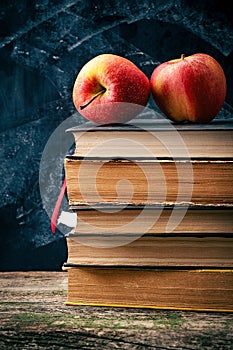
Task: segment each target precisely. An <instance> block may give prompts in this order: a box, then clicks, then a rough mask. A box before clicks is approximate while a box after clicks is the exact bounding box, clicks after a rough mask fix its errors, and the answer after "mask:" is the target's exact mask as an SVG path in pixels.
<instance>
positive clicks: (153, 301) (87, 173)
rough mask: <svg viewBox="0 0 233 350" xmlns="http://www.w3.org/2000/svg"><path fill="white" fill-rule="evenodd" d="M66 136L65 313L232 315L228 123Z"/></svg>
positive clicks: (93, 128) (104, 128)
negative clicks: (123, 310)
mask: <svg viewBox="0 0 233 350" xmlns="http://www.w3.org/2000/svg"><path fill="white" fill-rule="evenodd" d="M68 132H72V133H73V135H74V139H75V152H74V154H73V155H67V157H66V158H65V175H66V182H67V195H68V199H69V206H70V208H71V209H72V210H73V211H75V213H76V214H77V222H76V227H75V228H74V230H73V231H72V232H71V233H69V234H68V235H67V237H66V239H67V246H68V259H67V262H66V263H65V264H64V269H66V270H67V271H68V297H67V302H66V303H67V305H107V306H127V307H128V306H129V307H143V308H158V309H184V310H206V311H208V310H209V311H230V312H231V311H233V187H232V184H233V171H232V170H233V121H231V120H225V121H222V120H217V119H216V120H215V121H212V122H211V123H209V124H206V125H198V124H189V123H187V124H182V125H175V124H172V123H170V122H167V121H166V120H164V119H161V120H160V119H157V120H153V119H141V120H140V119H135V120H133V121H131V122H129V123H127V124H123V125H118V124H116V125H93V124H91V123H89V122H87V123H86V124H85V125H82V126H79V127H74V128H72V129H69V130H68Z"/></svg>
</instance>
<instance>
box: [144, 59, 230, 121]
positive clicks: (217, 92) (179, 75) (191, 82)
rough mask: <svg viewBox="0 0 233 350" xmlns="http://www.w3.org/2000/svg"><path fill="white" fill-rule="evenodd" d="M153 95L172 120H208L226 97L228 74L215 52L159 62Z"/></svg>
mask: <svg viewBox="0 0 233 350" xmlns="http://www.w3.org/2000/svg"><path fill="white" fill-rule="evenodd" d="M150 83H151V91H152V95H153V98H154V100H155V102H156V104H157V105H158V107H159V109H160V110H161V111H162V112H163V113H164V114H165V115H166V116H167V117H168V118H169V119H171V120H173V121H175V122H182V121H185V120H188V121H191V122H199V123H208V122H210V121H211V120H212V119H213V118H214V117H215V116H216V115H217V114H218V112H219V111H220V109H221V107H222V105H223V103H224V100H225V97H226V77H225V74H224V72H223V69H222V67H221V66H220V64H219V63H218V62H217V61H216V60H215V59H214V58H213V57H211V56H209V55H207V54H204V53H196V54H194V55H191V56H187V57H185V56H184V55H182V56H181V58H179V59H174V60H171V61H168V62H165V63H162V64H160V65H159V66H157V67H156V68H155V69H154V71H153V73H152V75H151V79H150Z"/></svg>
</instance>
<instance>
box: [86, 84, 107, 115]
mask: <svg viewBox="0 0 233 350" xmlns="http://www.w3.org/2000/svg"><path fill="white" fill-rule="evenodd" d="M106 90H107V89H106V88H104V87H103V90H100V91H99V92H97V94H95V95H94V96H93V97H92V98H91V99H90V101H88V102H87V103H85V104H84V105H82V106H80V109H81V110H82V109H84V108H86V107H87V106H88V105H89V104H90V103H91V102H93V101H94V100H95V99H96V97H98V96H99V95H101V94H103V93H105V91H106Z"/></svg>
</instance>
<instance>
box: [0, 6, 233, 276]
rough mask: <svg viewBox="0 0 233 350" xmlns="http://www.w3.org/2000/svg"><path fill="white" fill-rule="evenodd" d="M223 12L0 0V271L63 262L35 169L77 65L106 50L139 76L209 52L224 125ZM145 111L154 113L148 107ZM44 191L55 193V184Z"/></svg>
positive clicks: (62, 112)
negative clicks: (220, 74)
mask: <svg viewBox="0 0 233 350" xmlns="http://www.w3.org/2000/svg"><path fill="white" fill-rule="evenodd" d="M4 3H5V4H4ZM231 13H232V12H231V10H230V8H228V5H227V2H225V1H184V0H183V1H182V0H177V1H162V0H158V1H157V0H154V1H150V0H134V1H130V0H122V1H121V0H119V1H118V0H110V1H99V0H98V1H95V0H94V1H91V0H89V1H81V0H80V1H79V0H73V1H72V0H60V1H55V0H41V1H39V0H38V1H29V0H20V1H16V0H15V1H14V0H13V1H2V2H1V5H0V101H1V103H0V108H1V118H0V171H1V181H0V184H1V186H0V191H1V192H0V228H1V244H0V270H30V269H48V270H53V269H60V267H61V265H62V264H63V262H64V261H65V260H66V256H67V247H66V242H65V238H64V235H63V233H61V232H57V233H56V235H53V234H52V233H51V230H50V219H49V217H48V215H47V213H46V212H45V210H44V208H43V204H42V201H41V196H40V191H39V184H38V183H39V182H38V179H39V166H40V159H41V156H42V152H43V150H44V147H45V145H46V142H47V140H48V139H49V137H50V135H51V134H52V133H53V131H54V130H55V129H56V128H57V126H58V125H60V123H62V121H63V120H65V119H66V118H68V117H69V116H71V115H72V114H74V113H75V109H74V106H73V103H72V99H71V93H72V87H73V83H74V79H75V77H76V74H77V72H78V71H79V70H80V69H81V67H82V66H83V65H84V63H86V62H87V61H88V60H90V59H91V58H93V57H94V56H96V55H98V54H100V53H106V52H111V53H115V54H119V55H122V56H125V57H127V58H129V59H130V60H132V61H133V62H134V63H136V64H137V65H138V66H139V67H140V68H141V69H142V70H143V71H144V72H145V73H146V74H147V75H148V77H149V76H150V74H151V73H152V71H153V69H154V68H155V66H157V65H158V64H159V63H161V62H164V61H166V60H169V59H173V58H177V57H179V56H180V54H181V53H185V54H186V55H189V54H192V53H195V52H205V53H209V54H211V55H212V56H213V57H215V58H216V59H217V60H218V61H219V62H220V64H221V65H222V67H223V69H224V71H225V73H226V76H227V82H228V92H227V98H226V103H225V104H224V107H223V108H222V110H221V113H220V114H219V116H218V117H220V116H221V117H224V118H230V117H232V115H233V113H232V106H233V79H232V77H233V32H232V15H231ZM149 105H150V106H151V107H152V108H154V105H153V102H152V101H151V100H150V102H149ZM79 122H80V123H81V122H83V119H82V118H81V117H77V123H79ZM52 163H53V160H52V159H51V164H52ZM54 185H55V186H56V188H57V190H59V186H60V185H61V184H60V183H56V184H54Z"/></svg>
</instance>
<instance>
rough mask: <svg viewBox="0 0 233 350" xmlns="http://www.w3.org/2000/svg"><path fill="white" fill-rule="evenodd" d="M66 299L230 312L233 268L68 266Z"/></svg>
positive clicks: (79, 302)
mask: <svg viewBox="0 0 233 350" xmlns="http://www.w3.org/2000/svg"><path fill="white" fill-rule="evenodd" d="M66 303H67V305H76V306H78V305H93V306H96V305H98V306H100V305H104V306H116V307H137V308H155V309H177V310H200V311H215V312H216V311H221V312H233V270H219V269H218V270H213V269H209V270H206V269H200V270H176V269H171V270H170V269H161V270H159V269H151V268H148V269H145V268H144V269H142V268H103V267H101V268H91V267H89V268H88V267H85V268H84V267H82V268H77V267H74V268H68V296H67V302H66Z"/></svg>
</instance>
